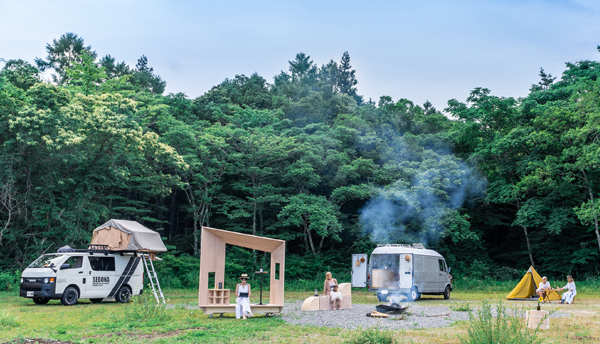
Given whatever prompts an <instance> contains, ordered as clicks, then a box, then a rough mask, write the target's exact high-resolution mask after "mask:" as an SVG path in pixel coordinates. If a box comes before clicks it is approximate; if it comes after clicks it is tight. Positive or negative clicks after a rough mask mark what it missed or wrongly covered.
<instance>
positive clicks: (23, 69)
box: [0, 59, 41, 90]
mask: <svg viewBox="0 0 600 344" xmlns="http://www.w3.org/2000/svg"><path fill="white" fill-rule="evenodd" d="M1 77H4V78H6V80H7V81H8V82H10V83H11V84H13V85H15V86H16V87H18V88H20V89H22V90H27V89H29V88H30V87H31V86H33V85H35V84H37V83H38V82H40V80H41V79H40V71H39V69H37V68H36V67H34V66H33V65H32V64H30V63H29V62H27V61H23V60H21V59H18V60H8V61H7V62H6V64H5V65H4V67H3V68H2V71H0V78H1Z"/></svg>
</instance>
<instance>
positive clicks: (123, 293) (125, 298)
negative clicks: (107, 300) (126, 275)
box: [116, 287, 131, 303]
mask: <svg viewBox="0 0 600 344" xmlns="http://www.w3.org/2000/svg"><path fill="white" fill-rule="evenodd" d="M130 298H131V289H129V287H121V288H120V289H119V292H118V293H117V297H116V299H117V302H120V303H127V302H129V299H130Z"/></svg>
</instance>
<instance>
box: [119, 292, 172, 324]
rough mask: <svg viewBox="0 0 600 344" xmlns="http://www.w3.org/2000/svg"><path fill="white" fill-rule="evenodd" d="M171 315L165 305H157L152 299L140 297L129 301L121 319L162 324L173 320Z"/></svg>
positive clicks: (169, 309) (170, 309) (170, 310)
mask: <svg viewBox="0 0 600 344" xmlns="http://www.w3.org/2000/svg"><path fill="white" fill-rule="evenodd" d="M173 313H174V311H173V309H172V308H169V307H168V306H167V305H166V304H164V303H159V304H157V303H156V299H155V298H154V297H150V296H147V295H141V296H139V297H135V298H132V299H131V302H130V303H129V304H128V305H126V308H125V310H124V311H123V313H122V315H121V317H122V318H123V319H122V320H125V321H137V322H151V323H164V322H166V321H169V320H171V319H172V318H173Z"/></svg>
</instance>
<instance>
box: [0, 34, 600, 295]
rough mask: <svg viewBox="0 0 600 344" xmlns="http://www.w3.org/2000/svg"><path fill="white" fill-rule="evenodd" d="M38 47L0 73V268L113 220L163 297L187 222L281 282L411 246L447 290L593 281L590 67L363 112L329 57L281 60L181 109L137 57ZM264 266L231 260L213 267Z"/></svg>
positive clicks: (81, 241)
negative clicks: (568, 277)
mask: <svg viewBox="0 0 600 344" xmlns="http://www.w3.org/2000/svg"><path fill="white" fill-rule="evenodd" d="M599 49H600V48H599ZM46 51H47V56H46V57H43V58H37V59H35V61H32V62H28V61H24V60H22V59H6V60H2V61H0V62H2V63H3V68H2V69H1V72H0V144H1V145H2V150H1V151H0V166H1V167H2V168H1V169H0V255H1V257H2V259H1V260H0V271H15V270H18V269H23V268H24V267H25V266H26V265H27V264H29V263H30V262H31V261H32V260H33V259H34V258H35V257H36V256H38V255H40V254H42V253H43V252H53V251H55V250H56V249H57V248H59V247H60V246H62V245H67V244H68V245H71V246H73V247H85V245H86V244H87V243H89V241H90V239H91V233H92V230H93V229H94V228H96V227H97V226H99V225H101V224H102V223H104V222H105V221H107V220H108V219H111V218H118V219H129V220H136V221H139V222H141V223H143V224H144V225H146V226H147V227H149V228H152V229H155V230H158V231H160V232H161V235H162V236H163V237H164V240H165V242H166V244H167V245H168V247H169V249H170V253H169V254H167V255H165V256H164V257H165V260H164V261H163V264H164V269H170V271H172V273H173V274H174V275H179V276H183V275H187V276H190V277H189V278H188V280H187V281H184V280H183V277H182V280H181V284H182V285H188V284H192V285H193V283H194V279H196V281H195V283H197V269H198V264H197V260H198V257H199V252H198V250H199V247H200V246H199V243H200V237H199V229H200V227H201V226H211V227H216V228H222V229H227V230H233V231H238V232H244V233H249V234H256V235H262V236H268V237H274V238H279V239H284V240H287V243H288V244H287V264H286V265H287V266H286V268H287V269H286V279H288V280H290V281H293V280H295V279H302V278H305V279H306V278H314V276H315V274H316V273H323V272H325V271H328V270H331V271H333V272H334V274H336V275H340V276H347V275H348V274H349V270H350V266H351V259H350V254H351V253H370V252H371V250H372V249H373V247H375V245H376V244H377V243H414V242H421V243H424V244H425V245H426V246H427V247H428V248H433V249H436V250H438V251H440V252H441V253H442V254H444V255H445V257H446V259H447V260H448V263H449V265H450V266H451V267H452V273H453V275H455V276H459V277H460V276H468V277H472V278H477V279H483V278H495V279H514V278H519V277H520V276H522V274H523V272H524V270H525V269H526V268H527V267H528V266H529V265H534V266H535V267H536V268H538V270H540V271H542V273H544V274H547V275H549V276H558V275H560V276H564V274H566V273H571V274H573V275H574V276H575V278H576V279H577V278H579V279H582V278H586V277H597V276H598V275H599V274H600V270H598V265H599V264H598V263H599V262H600V259H599V254H600V232H599V228H598V218H599V217H600V200H599V198H600V186H599V182H600V141H599V139H600V137H599V135H600V80H599V78H598V77H599V76H600V62H598V61H579V62H569V63H566V68H565V70H564V72H563V73H562V76H561V77H560V78H557V77H553V76H552V75H550V74H546V73H545V72H544V70H543V69H541V71H540V82H539V83H538V84H535V85H532V86H531V89H530V93H529V95H528V96H527V97H524V98H519V99H515V98H511V97H502V96H496V95H493V94H492V93H491V91H490V90H488V89H485V88H475V89H473V90H472V91H471V93H470V96H469V97H468V98H467V99H466V100H465V101H464V102H462V101H460V100H456V99H452V100H449V101H448V105H447V108H445V109H442V110H443V112H442V111H440V109H436V108H434V107H433V106H432V104H431V103H429V102H426V103H425V104H423V105H418V104H415V103H413V102H412V101H410V100H408V99H398V100H394V99H392V98H391V97H389V96H386V95H383V96H381V97H380V98H379V99H377V100H372V99H369V100H366V99H364V98H363V97H362V96H361V95H359V92H358V85H359V82H358V80H357V79H356V72H355V70H354V69H353V68H352V65H351V61H350V55H349V54H348V53H347V52H344V53H343V54H342V56H341V59H340V60H339V62H336V61H335V60H333V59H332V60H331V61H329V62H327V63H325V64H322V65H320V66H319V65H318V64H317V63H315V62H314V61H313V60H312V59H311V57H310V56H309V55H307V54H305V53H298V54H297V55H296V56H295V58H294V59H292V60H291V61H289V69H288V70H287V71H281V73H279V74H278V75H275V76H274V77H273V79H272V82H270V81H268V80H267V79H265V78H264V77H263V76H260V75H257V74H253V75H250V76H246V75H236V76H234V77H233V78H230V79H229V78H228V79H225V80H224V81H223V82H222V83H220V84H219V85H216V86H214V87H212V89H210V90H209V91H208V92H206V93H205V94H203V95H201V96H199V97H197V98H194V99H191V98H189V97H188V96H187V95H185V94H183V93H177V94H173V93H170V94H167V95H165V94H163V93H164V91H165V86H166V82H165V81H164V80H162V78H161V77H160V76H159V75H158V74H157V73H156V72H155V71H154V70H153V68H152V67H150V61H149V60H148V58H146V56H142V57H141V58H140V59H139V60H138V61H137V64H136V65H135V66H134V67H132V66H129V65H127V64H126V63H124V62H118V60H117V58H116V57H112V56H111V55H105V56H103V57H99V55H98V53H97V52H96V51H94V50H93V49H92V47H91V46H89V45H87V46H86V44H85V42H84V39H83V38H82V37H79V36H77V35H76V34H72V33H68V34H65V35H63V36H61V37H60V38H58V39H55V40H54V41H52V42H50V43H48V44H47V46H46ZM5 58H6V57H5ZM42 73H51V75H52V81H51V82H48V81H44V80H43V77H42V75H43V74H42ZM474 86H476V85H474ZM265 259H267V257H266V256H264V255H262V254H260V253H257V252H251V251H246V250H242V249H236V248H232V249H230V250H228V261H227V264H228V272H230V273H232V274H235V273H239V272H241V271H254V270H253V269H255V268H257V267H258V266H259V265H263V264H265Z"/></svg>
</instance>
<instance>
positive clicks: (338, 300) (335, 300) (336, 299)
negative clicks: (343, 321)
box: [329, 284, 342, 310]
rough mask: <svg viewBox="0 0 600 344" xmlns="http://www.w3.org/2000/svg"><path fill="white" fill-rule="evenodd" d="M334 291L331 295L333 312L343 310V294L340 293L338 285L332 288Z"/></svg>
mask: <svg viewBox="0 0 600 344" xmlns="http://www.w3.org/2000/svg"><path fill="white" fill-rule="evenodd" d="M331 287H332V290H331V292H330V293H329V297H330V298H331V299H330V301H329V302H330V303H331V309H332V310H336V309H337V310H340V309H342V293H341V292H339V291H338V286H337V284H334V285H332V286H331Z"/></svg>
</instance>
